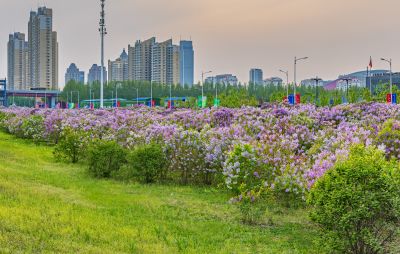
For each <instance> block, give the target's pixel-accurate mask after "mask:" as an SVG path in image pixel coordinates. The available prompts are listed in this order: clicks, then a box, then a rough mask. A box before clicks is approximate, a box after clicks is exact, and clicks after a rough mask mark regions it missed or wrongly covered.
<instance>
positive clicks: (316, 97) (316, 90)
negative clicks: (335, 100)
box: [312, 76, 322, 105]
mask: <svg viewBox="0 0 400 254" xmlns="http://www.w3.org/2000/svg"><path fill="white" fill-rule="evenodd" d="M312 80H314V81H315V105H317V103H318V85H319V82H320V81H322V79H321V78H318V76H317V77H316V78H313V79H312Z"/></svg>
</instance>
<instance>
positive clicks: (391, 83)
mask: <svg viewBox="0 0 400 254" xmlns="http://www.w3.org/2000/svg"><path fill="white" fill-rule="evenodd" d="M381 60H382V61H385V62H387V63H388V64H389V66H390V73H389V74H390V97H392V96H393V79H392V59H391V58H390V59H389V60H387V59H385V58H381Z"/></svg>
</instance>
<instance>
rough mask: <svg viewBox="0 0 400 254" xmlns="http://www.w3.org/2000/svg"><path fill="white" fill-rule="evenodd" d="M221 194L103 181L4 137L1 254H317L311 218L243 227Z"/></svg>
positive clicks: (290, 213)
mask: <svg viewBox="0 0 400 254" xmlns="http://www.w3.org/2000/svg"><path fill="white" fill-rule="evenodd" d="M228 199H229V195H228V194H227V193H225V192H224V191H222V190H219V189H213V188H200V187H182V186H162V185H140V184H123V183H120V182H116V181H106V180H96V179H92V178H91V177H89V176H87V175H86V174H85V166H84V165H72V164H64V163H57V162H55V161H54V159H53V155H52V148H51V147H47V146H37V145H35V144H33V143H31V142H29V141H25V140H20V139H16V138H14V137H13V136H10V135H8V134H4V133H1V132H0V253H317V251H316V250H315V247H314V245H313V239H314V237H315V231H314V229H313V227H312V226H311V225H310V223H309V222H308V217H307V211H305V210H301V209H300V210H287V209H273V211H272V210H271V211H269V214H270V215H269V216H270V218H271V220H272V222H273V224H272V225H273V226H268V227H267V226H265V227H261V226H258V227H256V226H248V225H243V224H242V223H241V222H240V214H239V211H238V209H237V207H235V206H233V205H230V204H228V202H227V200H228Z"/></svg>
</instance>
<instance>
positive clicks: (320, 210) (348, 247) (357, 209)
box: [309, 146, 400, 253]
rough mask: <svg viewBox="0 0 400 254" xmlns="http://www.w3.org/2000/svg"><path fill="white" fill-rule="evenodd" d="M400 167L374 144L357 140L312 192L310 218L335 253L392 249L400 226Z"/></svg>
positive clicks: (385, 251)
mask: <svg viewBox="0 0 400 254" xmlns="http://www.w3.org/2000/svg"><path fill="white" fill-rule="evenodd" d="M399 186H400V181H399V167H398V165H397V164H395V163H394V162H388V161H387V160H386V159H385V156H384V153H383V152H382V151H380V150H378V149H376V148H372V147H368V148H364V147H362V146H355V147H353V148H352V149H351V152H350V156H349V158H348V160H346V161H344V162H341V163H338V164H337V165H335V167H334V168H333V169H331V170H329V171H328V172H327V173H326V175H325V176H323V177H322V178H321V179H319V180H318V181H317V183H316V184H315V186H314V188H313V189H312V190H311V192H310V196H309V202H310V204H311V205H312V206H313V207H314V210H313V211H312V213H311V218H312V220H313V221H314V222H316V223H317V224H318V225H319V226H320V228H321V242H320V244H321V246H322V247H324V248H326V249H327V250H328V252H331V253H389V252H390V249H389V248H390V247H389V246H390V243H391V242H392V241H393V240H395V239H396V236H397V235H398V233H399V231H398V229H399V227H400V188H399Z"/></svg>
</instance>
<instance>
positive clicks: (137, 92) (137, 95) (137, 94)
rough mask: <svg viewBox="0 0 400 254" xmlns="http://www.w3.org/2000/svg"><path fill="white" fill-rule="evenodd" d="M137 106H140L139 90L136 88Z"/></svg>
mask: <svg viewBox="0 0 400 254" xmlns="http://www.w3.org/2000/svg"><path fill="white" fill-rule="evenodd" d="M136 106H139V88H136Z"/></svg>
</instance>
